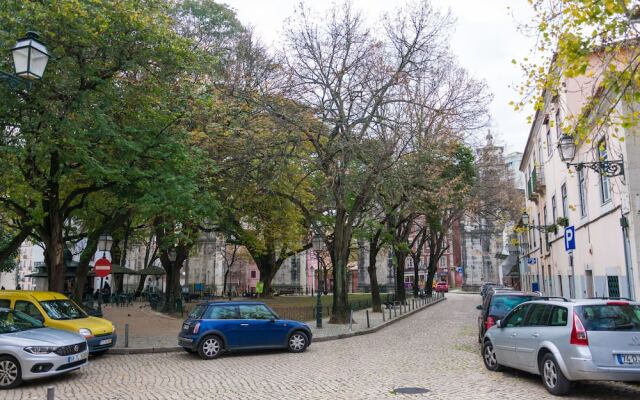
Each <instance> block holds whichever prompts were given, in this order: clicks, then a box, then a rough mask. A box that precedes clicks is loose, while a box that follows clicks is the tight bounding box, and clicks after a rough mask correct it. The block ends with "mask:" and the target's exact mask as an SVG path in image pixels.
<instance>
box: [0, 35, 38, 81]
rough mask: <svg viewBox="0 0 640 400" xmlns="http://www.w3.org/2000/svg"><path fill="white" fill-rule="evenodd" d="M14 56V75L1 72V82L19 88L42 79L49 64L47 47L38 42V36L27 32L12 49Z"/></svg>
mask: <svg viewBox="0 0 640 400" xmlns="http://www.w3.org/2000/svg"><path fill="white" fill-rule="evenodd" d="M11 54H12V56H13V68H14V72H15V75H14V74H8V73H6V72H2V71H0V81H2V82H4V83H5V84H7V85H9V86H11V87H17V86H19V85H21V84H25V83H27V85H28V81H32V80H36V79H42V75H44V70H45V68H46V67H47V63H48V62H49V52H48V51H47V46H45V44H44V43H42V42H41V41H40V40H38V34H37V33H35V32H27V34H26V36H25V37H23V38H22V39H18V41H17V42H16V44H15V46H13V48H11Z"/></svg>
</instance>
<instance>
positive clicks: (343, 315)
mask: <svg viewBox="0 0 640 400" xmlns="http://www.w3.org/2000/svg"><path fill="white" fill-rule="evenodd" d="M351 234H352V228H351V226H350V224H349V222H348V220H347V216H346V212H345V210H344V209H338V211H337V213H336V222H335V229H334V237H333V242H332V243H331V262H332V264H333V306H332V308H331V319H330V320H329V323H331V324H346V323H348V322H349V314H350V313H349V311H350V310H349V296H348V293H347V284H348V280H347V278H348V277H347V272H348V269H347V264H348V262H349V250H350V244H351Z"/></svg>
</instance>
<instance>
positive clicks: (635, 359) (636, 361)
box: [616, 354, 640, 365]
mask: <svg viewBox="0 0 640 400" xmlns="http://www.w3.org/2000/svg"><path fill="white" fill-rule="evenodd" d="M616 360H617V361H618V364H620V365H640V354H616Z"/></svg>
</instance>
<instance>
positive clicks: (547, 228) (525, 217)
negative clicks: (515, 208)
mask: <svg viewBox="0 0 640 400" xmlns="http://www.w3.org/2000/svg"><path fill="white" fill-rule="evenodd" d="M522 225H524V226H525V227H526V228H528V229H537V230H539V231H540V232H543V233H545V234H546V233H548V232H553V233H556V232H557V231H558V225H556V224H551V225H529V214H527V212H526V211H525V212H524V213H522Z"/></svg>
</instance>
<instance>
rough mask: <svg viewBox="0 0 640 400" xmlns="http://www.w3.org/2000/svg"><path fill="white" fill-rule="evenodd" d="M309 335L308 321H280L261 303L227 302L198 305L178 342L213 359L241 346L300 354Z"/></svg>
mask: <svg viewBox="0 0 640 400" xmlns="http://www.w3.org/2000/svg"><path fill="white" fill-rule="evenodd" d="M311 338H312V334H311V329H310V328H309V326H308V325H307V324H305V323H302V322H297V321H290V320H282V319H280V318H279V317H278V315H277V314H276V313H275V312H274V311H273V310H271V309H270V308H269V307H268V306H267V305H266V304H264V303H260V302H244V301H226V302H206V303H201V304H199V305H197V306H196V307H195V308H194V309H193V311H192V312H191V313H190V314H189V316H188V317H187V319H186V321H184V324H183V325H182V330H181V331H180V334H179V335H178V343H179V345H180V346H182V347H183V348H184V349H185V350H186V351H187V352H189V353H195V352H197V353H198V355H199V356H200V357H201V358H203V359H213V358H217V357H219V356H220V355H221V354H222V353H223V352H225V351H233V350H241V349H268V348H284V349H288V350H289V351H291V352H293V353H301V352H303V351H305V350H306V349H307V347H309V345H310V344H311Z"/></svg>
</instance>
